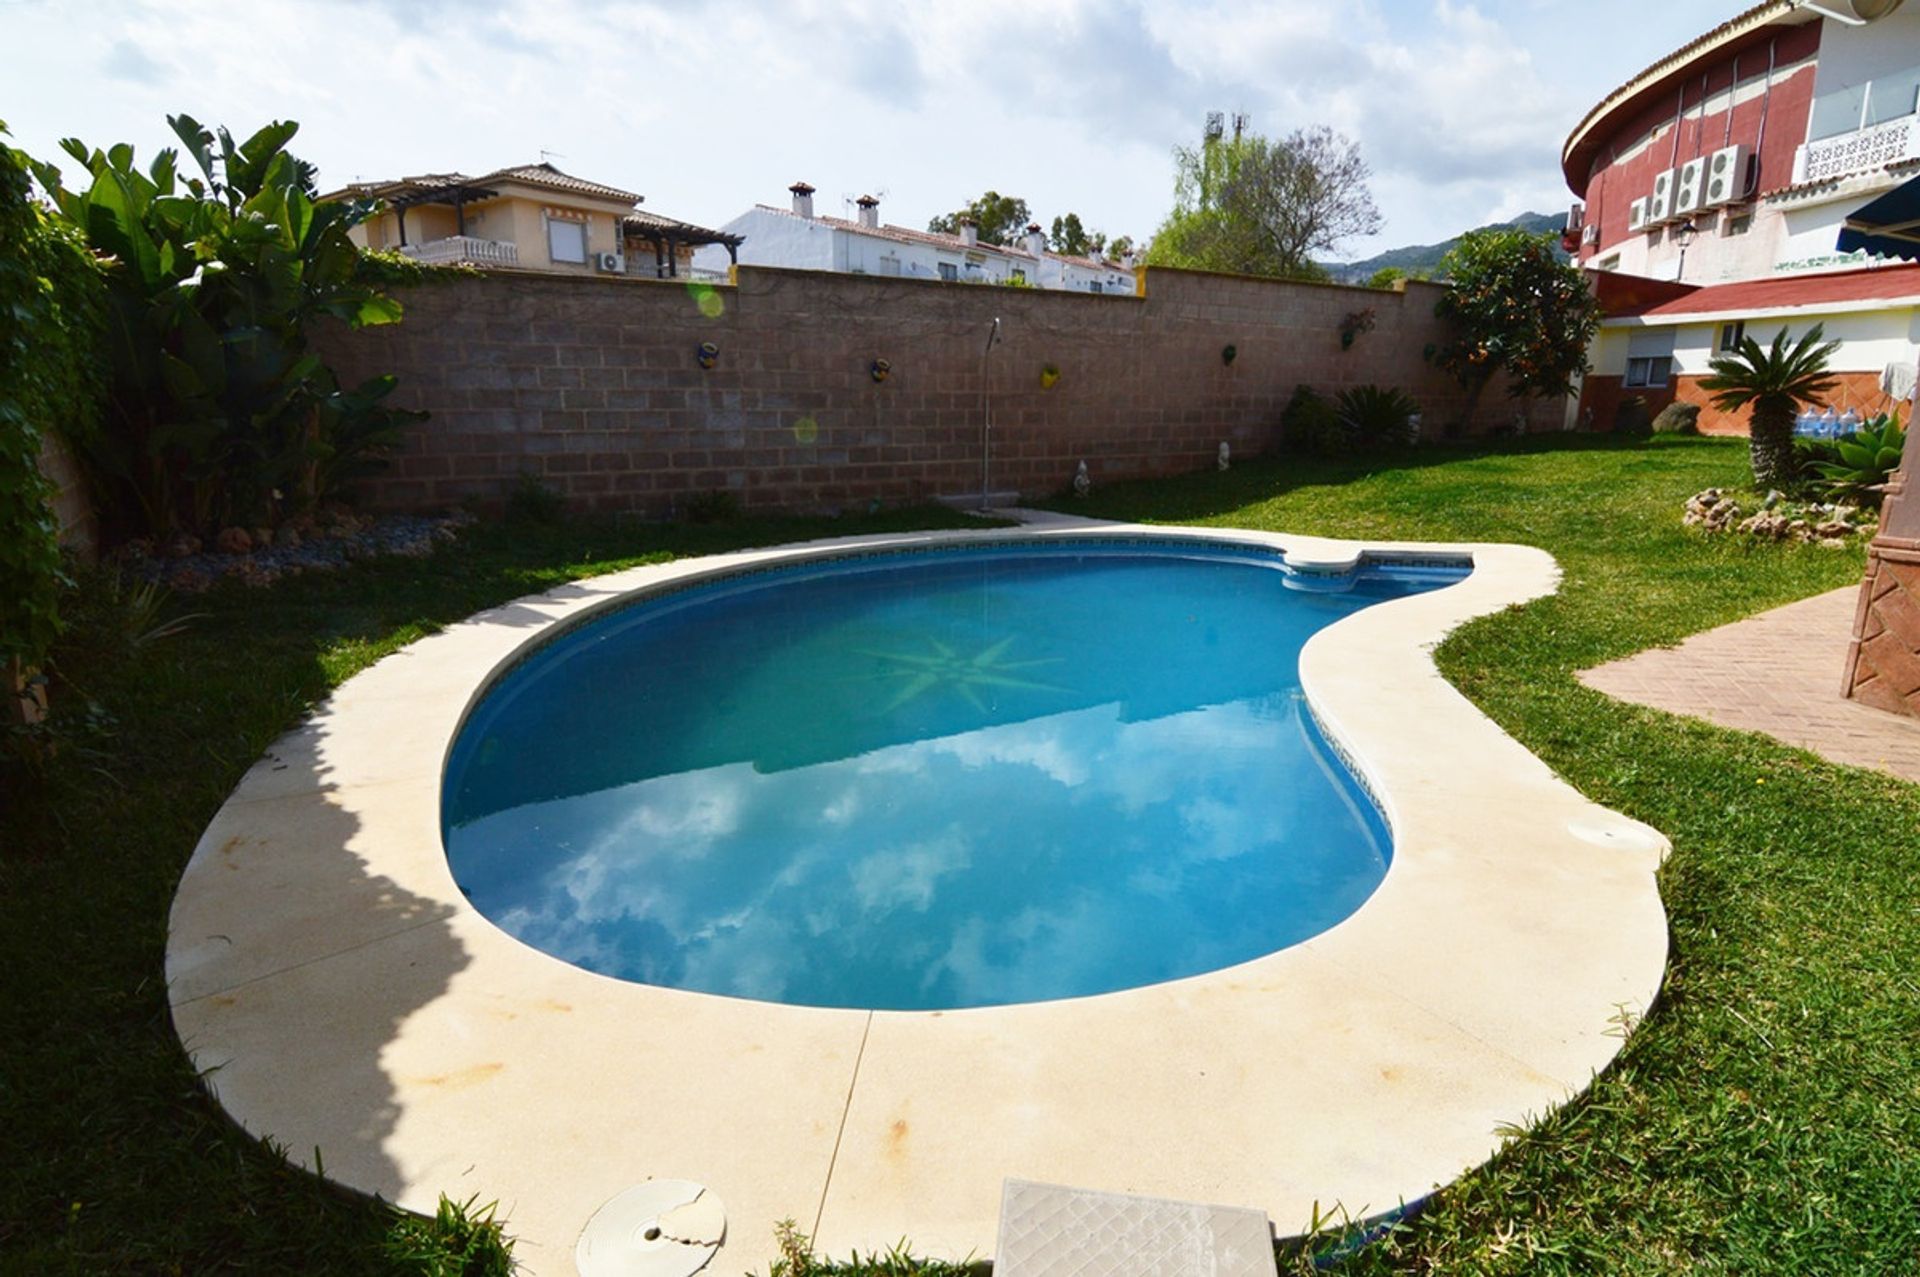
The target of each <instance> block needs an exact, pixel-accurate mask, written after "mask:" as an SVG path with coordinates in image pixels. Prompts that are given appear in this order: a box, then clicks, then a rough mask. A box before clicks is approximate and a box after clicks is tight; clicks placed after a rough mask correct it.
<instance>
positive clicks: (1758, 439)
mask: <svg viewBox="0 0 1920 1277" xmlns="http://www.w3.org/2000/svg"><path fill="white" fill-rule="evenodd" d="M1825 336H1826V329H1825V327H1824V326H1823V325H1820V324H1815V325H1814V326H1813V327H1812V328H1810V329H1808V330H1807V332H1806V334H1805V335H1804V336H1802V337H1801V338H1800V340H1799V341H1797V342H1795V343H1793V345H1791V346H1789V345H1788V344H1787V330H1786V329H1785V328H1782V329H1781V330H1780V331H1779V332H1777V333H1775V334H1774V335H1773V344H1772V345H1771V346H1768V347H1764V348H1763V347H1762V346H1761V345H1760V343H1759V342H1757V341H1755V340H1754V339H1753V338H1751V337H1742V338H1741V339H1740V343H1739V345H1737V346H1736V347H1735V348H1734V350H1733V352H1732V353H1731V354H1726V355H1721V356H1720V357H1719V358H1717V359H1714V360H1713V361H1712V362H1710V363H1709V364H1708V365H1707V366H1708V367H1709V368H1710V369H1712V374H1711V375H1710V376H1706V377H1702V378H1701V379H1700V386H1701V389H1703V390H1706V391H1708V392H1710V393H1711V394H1712V395H1713V403H1714V406H1715V407H1716V408H1719V409H1720V410H1721V411H1722V412H1738V411H1739V410H1740V409H1742V408H1747V409H1750V412H1749V414H1748V417H1747V441H1748V443H1747V455H1748V457H1749V459H1750V460H1751V461H1752V463H1753V486H1754V487H1756V488H1759V489H1761V490H1763V491H1764V490H1766V489H1768V488H1781V489H1785V488H1788V487H1790V486H1792V484H1793V481H1794V479H1795V477H1796V473H1797V469H1798V467H1797V466H1796V465H1795V460H1794V450H1793V419H1794V415H1795V414H1796V413H1797V412H1799V410H1800V405H1802V404H1811V403H1818V402H1820V400H1821V399H1823V398H1824V397H1825V396H1826V395H1827V394H1828V392H1830V391H1831V390H1832V389H1833V387H1834V385H1835V382H1834V379H1833V377H1832V376H1831V375H1830V374H1829V373H1828V372H1827V361H1828V360H1830V359H1832V358H1833V354H1834V352H1835V351H1837V350H1839V349H1840V343H1839V342H1837V341H1833V342H1827V343H1826V344H1824V345H1822V344H1821V338H1823V337H1825Z"/></svg>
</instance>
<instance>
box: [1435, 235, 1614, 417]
mask: <svg viewBox="0 0 1920 1277" xmlns="http://www.w3.org/2000/svg"><path fill="white" fill-rule="evenodd" d="M1556 242H1557V241H1556V239H1555V237H1554V236H1553V235H1551V234H1546V235H1529V234H1528V233H1527V232H1525V231H1521V230H1514V229H1511V228H1490V229H1486V230H1478V231H1468V232H1467V233H1466V234H1465V235H1462V236H1461V237H1460V242H1459V243H1458V244H1456V245H1454V246H1453V248H1451V249H1450V250H1448V252H1447V255H1446V256H1445V257H1443V258H1441V260H1440V272H1439V273H1440V276H1441V277H1442V278H1443V279H1446V280H1448V281H1449V282H1450V283H1451V284H1452V285H1453V286H1452V287H1451V288H1449V289H1448V290H1447V291H1446V293H1445V294H1444V295H1443V296H1442V297H1441V298H1440V301H1439V303H1438V304H1437V305H1436V306H1435V307H1434V313H1435V314H1437V315H1440V316H1442V317H1444V318H1448V319H1451V320H1452V321H1453V324H1452V335H1451V336H1450V337H1449V338H1448V339H1447V340H1446V341H1443V342H1441V343H1440V344H1438V345H1437V346H1436V347H1434V350H1433V354H1432V358H1433V361H1434V362H1435V363H1437V364H1438V365H1440V367H1442V368H1444V369H1446V370H1447V371H1448V372H1451V373H1452V374H1453V375H1454V376H1456V377H1458V378H1459V379H1460V384H1461V385H1463V386H1465V387H1466V388H1467V407H1466V412H1465V416H1466V417H1467V418H1468V419H1469V420H1470V419H1471V418H1472V416H1473V410H1474V407H1475V405H1477V404H1478V403H1479V401H1480V392H1481V391H1483V390H1485V389H1486V387H1487V383H1488V382H1489V381H1491V380H1492V379H1493V375H1494V374H1495V373H1497V372H1504V373H1505V374H1506V376H1507V393H1508V394H1509V395H1511V396H1513V397H1514V398H1516V399H1518V398H1521V397H1523V396H1526V395H1543V396H1544V395H1564V394H1570V393H1572V390H1573V379H1574V377H1575V376H1576V375H1578V374H1579V373H1581V372H1584V371H1585V370H1586V367H1587V343H1589V342H1591V341H1592V340H1593V334H1594V333H1595V331H1597V330H1598V329H1599V327H1600V304H1599V303H1598V302H1597V301H1595V300H1594V296H1593V293H1592V292H1591V291H1590V290H1589V289H1588V288H1587V281H1586V277H1585V276H1583V275H1582V274H1581V273H1580V271H1579V269H1578V268H1577V267H1574V266H1572V265H1570V264H1568V263H1566V262H1563V261H1561V260H1560V259H1559V257H1558V256H1556V255H1555V253H1554V248H1555V245H1556Z"/></svg>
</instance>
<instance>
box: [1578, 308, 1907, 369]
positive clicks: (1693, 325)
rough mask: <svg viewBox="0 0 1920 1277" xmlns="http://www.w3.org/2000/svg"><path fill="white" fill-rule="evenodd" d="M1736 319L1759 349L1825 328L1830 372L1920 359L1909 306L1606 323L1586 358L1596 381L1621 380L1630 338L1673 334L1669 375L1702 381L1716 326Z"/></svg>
mask: <svg viewBox="0 0 1920 1277" xmlns="http://www.w3.org/2000/svg"><path fill="white" fill-rule="evenodd" d="M1736 319H1743V320H1744V321H1745V322H1746V325H1747V328H1746V335H1747V336H1749V337H1751V338H1753V339H1754V340H1755V341H1757V342H1759V343H1760V344H1761V345H1762V346H1766V345H1769V344H1771V343H1772V341H1773V336H1774V334H1775V333H1777V332H1779V331H1780V330H1781V329H1782V328H1784V329H1786V330H1787V340H1788V341H1789V342H1793V341H1798V340H1799V339H1800V338H1801V337H1803V336H1805V335H1806V332H1807V330H1808V329H1810V328H1812V327H1813V326H1814V325H1815V324H1822V325H1824V326H1825V331H1824V334H1823V336H1824V339H1825V340H1827V341H1838V342H1840V343H1841V345H1840V349H1839V350H1838V351H1836V352H1834V356H1833V358H1832V360H1831V361H1830V362H1829V364H1828V366H1829V367H1830V368H1831V369H1832V370H1833V371H1834V372H1871V373H1878V372H1880V371H1881V370H1882V369H1884V368H1885V367H1886V366H1887V365H1888V364H1892V363H1907V364H1911V363H1912V362H1913V361H1914V360H1915V359H1916V358H1920V307H1915V306H1913V305H1911V304H1907V305H1901V306H1897V307H1895V308H1893V309H1888V310H1872V311H1842V312H1839V313H1832V312H1829V313H1826V314H1822V313H1820V312H1818V311H1802V312H1796V313H1794V314H1791V315H1767V314H1764V313H1763V314H1760V315H1746V316H1743V315H1737V314H1726V315H1715V316H1700V317H1697V318H1696V317H1693V316H1689V317H1688V318H1687V320H1686V321H1685V322H1684V323H1679V324H1668V325H1661V324H1660V323H1658V322H1657V321H1655V322H1652V323H1648V322H1643V321H1641V320H1639V319H1622V320H1609V321H1607V322H1606V324H1605V325H1604V326H1603V327H1602V328H1601V330H1600V334H1599V336H1598V338H1597V339H1596V340H1595V342H1594V345H1593V347H1592V349H1591V351H1590V352H1589V354H1588V358H1589V359H1590V360H1591V361H1592V363H1593V372H1594V375H1596V376H1612V377H1619V376H1622V375H1624V374H1625V372H1626V370H1627V344H1628V342H1629V341H1630V340H1631V339H1632V334H1633V333H1634V332H1636V331H1640V330H1643V329H1647V328H1655V327H1662V326H1667V327H1671V328H1672V329H1673V372H1674V375H1675V376H1679V377H1703V376H1705V375H1707V374H1708V373H1709V372H1711V371H1713V370H1712V368H1711V367H1710V366H1709V365H1710V364H1711V363H1712V361H1713V358H1714V356H1715V355H1716V354H1718V353H1719V352H1718V351H1717V350H1716V349H1715V345H1716V343H1717V342H1718V341H1719V339H1720V326H1721V325H1722V324H1725V323H1730V322H1732V321H1733V320H1736Z"/></svg>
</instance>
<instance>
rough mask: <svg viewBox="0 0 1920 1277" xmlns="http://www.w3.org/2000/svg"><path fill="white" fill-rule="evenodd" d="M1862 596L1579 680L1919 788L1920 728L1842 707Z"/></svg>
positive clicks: (1757, 621) (1634, 659) (1918, 723)
mask: <svg viewBox="0 0 1920 1277" xmlns="http://www.w3.org/2000/svg"><path fill="white" fill-rule="evenodd" d="M1859 597H1860V587H1859V586H1857V585H1850V586H1847V587H1846V588H1845V589H1840V590H1834V591H1832V592H1830V593H1827V594H1820V595H1815V596H1814V597H1813V598H1810V599H1802V600H1801V601H1800V602H1798V603H1789V604H1788V605H1787V606H1785V607H1782V608H1775V609H1774V610H1773V611H1771V612H1762V613H1761V614H1760V615H1758V616H1753V617H1748V618H1747V619H1746V620H1744V621H1736V622H1735V623H1734V624H1732V625H1723V626H1721V627H1720V628H1719V629H1717V630H1708V631H1707V632H1706V633H1704V634H1696V635H1694V636H1693V637H1692V638H1690V639H1687V640H1686V641H1685V642H1683V643H1681V644H1680V645H1679V646H1678V647H1665V648H1654V649H1652V650H1651V651H1646V652H1642V653H1640V654H1639V655H1637V656H1630V657H1628V658H1627V659H1625V660H1622V661H1612V662H1610V663H1608V664H1606V665H1601V666H1597V667H1595V668H1594V669H1590V670H1583V671H1582V672H1581V674H1580V681H1581V682H1583V683H1585V684H1586V685H1587V686H1588V687H1592V688H1597V689H1599V690H1600V691H1603V692H1605V693H1607V695H1609V696H1614V697H1617V698H1619V699H1620V700H1623V701H1632V702H1633V703H1634V704H1636V705H1649V706H1652V707H1653V708H1654V709H1663V710H1666V711H1668V712H1669V713H1673V714H1688V715H1691V716H1693V717H1695V718H1704V719H1706V720H1707V721H1708V722H1712V723H1718V724H1719V725H1720V726H1722V727H1733V728H1738V729H1739V730H1742V731H1749V732H1764V733H1766V734H1767V735H1769V736H1772V737H1774V738H1776V739H1778V740H1782V741H1785V742H1786V743H1787V744H1789V745H1797V746H1799V747H1800V748H1801V749H1808V750H1812V751H1813V752H1814V753H1816V754H1819V755H1821V756H1822V757H1824V758H1827V759H1830V760H1831V761H1833V762H1836V763H1845V764H1848V765H1850V766H1854V767H1872V768H1877V769H1878V770H1880V771H1883V772H1891V773H1892V774H1893V775H1895V776H1899V777H1901V778H1903V779H1905V780H1911V781H1915V782H1920V719H1916V718H1903V717H1901V716H1899V715H1897V714H1889V713H1886V712H1884V711H1882V710H1877V709H1869V708H1867V707H1866V706H1864V705H1860V704H1857V703H1855V702H1853V701H1849V700H1845V699H1843V698H1842V697H1841V695H1840V678H1841V675H1842V673H1843V672H1844V670H1845V668H1846V660H1847V640H1848V637H1849V636H1850V635H1851V633H1852V631H1853V610H1854V605H1855V603H1856V602H1857V601H1858V599H1859Z"/></svg>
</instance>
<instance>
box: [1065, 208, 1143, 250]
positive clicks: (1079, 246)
mask: <svg viewBox="0 0 1920 1277" xmlns="http://www.w3.org/2000/svg"><path fill="white" fill-rule="evenodd" d="M1128 242H1129V243H1131V242H1132V241H1128ZM1047 247H1048V248H1051V249H1052V250H1053V251H1054V252H1056V253H1059V254H1060V255H1061V256H1062V257H1093V256H1097V255H1098V254H1100V253H1104V252H1105V251H1106V250H1107V237H1106V236H1105V235H1103V234H1101V233H1100V232H1099V231H1089V230H1087V229H1086V228H1085V227H1084V226H1082V225H1081V224H1080V215H1079V214H1078V213H1068V214H1067V215H1066V216H1065V217H1056V218H1054V219H1053V231H1052V233H1051V234H1050V235H1048V236H1047Z"/></svg>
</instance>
